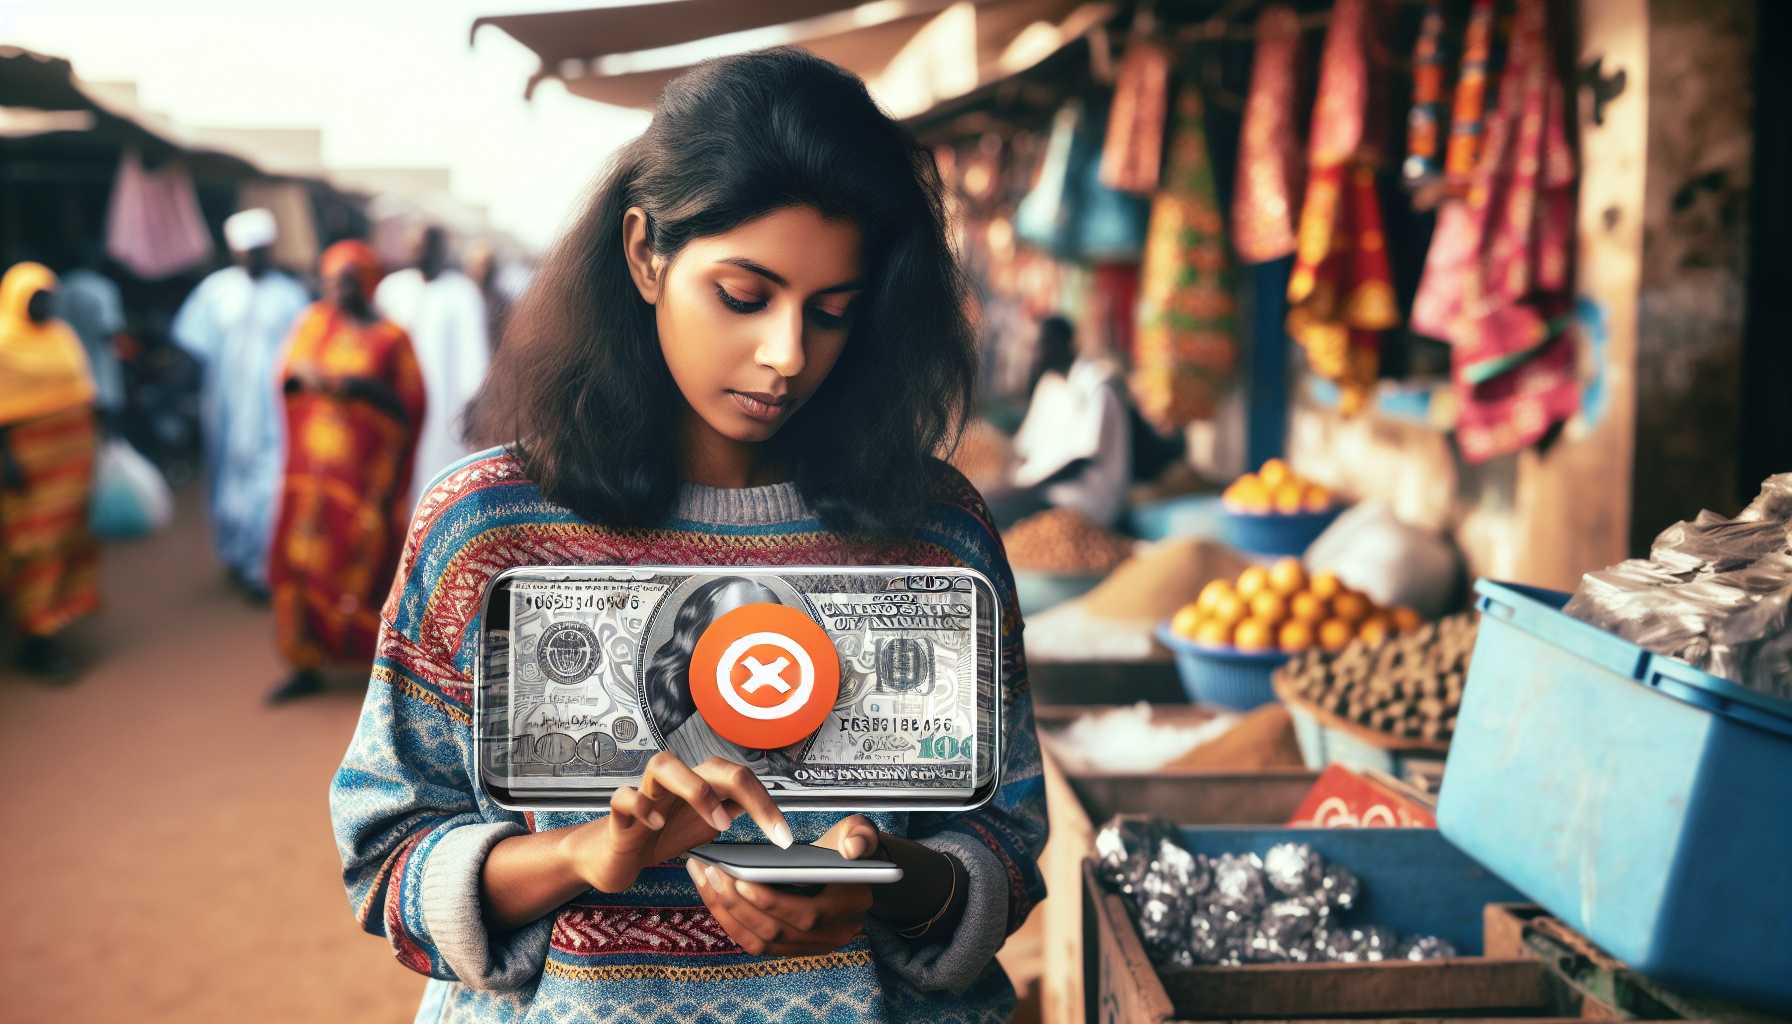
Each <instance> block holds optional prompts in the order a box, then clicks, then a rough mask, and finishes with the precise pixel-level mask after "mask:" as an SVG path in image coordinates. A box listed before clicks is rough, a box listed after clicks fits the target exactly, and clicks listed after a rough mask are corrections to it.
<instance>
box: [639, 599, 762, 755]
mask: <svg viewBox="0 0 1792 1024" xmlns="http://www.w3.org/2000/svg"><path fill="white" fill-rule="evenodd" d="M742 584H745V585H747V586H750V587H753V588H756V589H757V590H758V592H759V593H758V597H759V600H761V601H764V602H766V603H768V604H783V603H784V602H783V601H782V599H780V598H779V597H778V595H777V593H776V592H775V591H773V590H772V589H771V588H770V587H767V586H766V585H765V584H763V583H760V582H758V581H756V580H752V579H749V578H747V577H745V576H722V577H718V578H716V579H713V580H710V581H709V582H707V583H704V584H703V585H701V586H699V587H698V588H697V589H695V590H693V591H691V595H690V596H689V597H687V598H685V599H684V604H682V605H679V607H678V614H676V615H674V616H673V617H672V635H671V636H669V637H667V638H666V642H665V643H663V644H661V645H660V649H659V650H657V651H655V652H653V657H652V658H651V659H649V660H648V662H647V668H646V670H645V671H644V672H643V673H642V676H641V679H642V683H641V688H642V690H643V691H644V695H645V697H646V698H647V700H646V703H647V715H648V717H649V718H650V719H651V720H652V721H653V724H654V725H655V726H656V727H658V728H659V730H660V731H661V733H662V735H661V736H660V740H661V741H662V742H664V741H665V739H666V737H668V736H671V735H672V734H673V733H674V732H676V731H677V730H678V727H679V726H681V725H683V724H684V722H685V719H687V718H689V717H691V716H692V715H694V714H696V713H697V702H696V701H695V700H694V699H692V697H691V685H690V680H691V653H692V652H693V651H695V650H696V649H697V641H698V639H699V638H701V637H702V636H703V631H704V630H706V629H708V628H709V627H710V625H711V624H712V623H714V622H715V621H716V618H717V616H716V602H717V600H718V599H719V598H720V596H721V593H722V591H724V590H727V589H728V588H729V587H737V586H740V585H742Z"/></svg>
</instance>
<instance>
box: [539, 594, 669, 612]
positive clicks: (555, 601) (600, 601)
mask: <svg viewBox="0 0 1792 1024" xmlns="http://www.w3.org/2000/svg"><path fill="white" fill-rule="evenodd" d="M522 598H523V607H525V608H528V609H530V610H532V611H542V612H564V611H587V612H588V611H599V610H602V609H605V608H610V609H621V608H627V609H629V610H631V611H636V610H639V609H640V607H641V595H640V594H636V593H631V592H628V591H621V592H616V593H589V594H568V593H566V592H564V591H558V590H556V591H549V592H548V593H545V594H524V595H522Z"/></svg>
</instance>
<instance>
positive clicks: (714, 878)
mask: <svg viewBox="0 0 1792 1024" xmlns="http://www.w3.org/2000/svg"><path fill="white" fill-rule="evenodd" d="M703 871H704V873H705V874H707V875H709V887H710V888H711V889H720V888H721V887H722V869H721V868H716V867H706V868H704V869H703Z"/></svg>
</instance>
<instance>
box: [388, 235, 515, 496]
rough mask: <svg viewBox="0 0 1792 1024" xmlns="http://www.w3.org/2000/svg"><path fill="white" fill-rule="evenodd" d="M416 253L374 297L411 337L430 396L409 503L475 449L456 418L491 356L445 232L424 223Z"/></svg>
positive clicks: (476, 302) (473, 296) (477, 301)
mask: <svg viewBox="0 0 1792 1024" xmlns="http://www.w3.org/2000/svg"><path fill="white" fill-rule="evenodd" d="M416 251H417V256H416V259H417V265H416V266H414V267H411V268H408V269H405V270H400V271H398V272H396V273H393V274H390V275H388V276H387V277H386V279H385V280H384V281H381V282H380V287H379V291H378V293H377V294H375V295H374V297H373V304H374V308H376V309H378V310H379V311H380V313H381V314H383V315H384V316H385V317H386V318H387V319H389V320H391V321H392V322H394V323H396V324H397V325H398V326H400V327H402V328H404V330H405V333H406V334H409V335H410V338H411V347H412V348H413V349H414V350H415V351H416V353H417V362H418V364H419V365H420V366H421V367H422V368H423V391H424V393H425V394H427V395H428V396H429V411H428V412H427V413H426V414H425V416H424V420H423V436H422V437H421V438H419V439H418V442H417V463H416V469H415V472H413V473H412V475H411V495H410V501H411V503H412V504H413V505H414V504H416V500H417V498H419V497H421V496H422V494H423V491H424V490H425V489H426V488H428V486H429V484H430V482H431V481H432V480H434V479H435V478H436V474H438V473H440V472H441V471H442V470H444V469H447V468H448V467H449V466H452V465H454V464H455V463H456V462H459V461H460V460H461V459H464V458H466V457H467V456H468V455H469V454H471V453H472V451H473V449H472V448H471V447H469V446H468V445H467V444H466V442H464V441H463V440H462V439H461V421H462V417H463V414H464V412H465V410H466V406H467V402H468V401H469V400H471V399H472V397H473V395H474V393H475V392H477V391H478V390H479V385H480V384H482V383H483V382H484V381H485V370H486V366H487V364H489V363H490V362H491V344H490V342H488V341H487V339H486V320H485V299H484V298H483V297H482V296H481V295H480V294H479V286H478V285H476V284H474V283H473V280H472V279H471V278H469V277H467V275H465V274H463V273H461V272H460V271H458V270H455V269H453V268H452V267H450V266H449V265H448V236H447V234H446V233H444V232H443V231H442V229H441V228H439V227H437V226H435V225H433V224H432V225H430V226H428V227H426V228H424V229H423V230H422V232H421V233H420V234H419V235H418V238H417V250H416Z"/></svg>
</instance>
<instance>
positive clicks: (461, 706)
mask: <svg viewBox="0 0 1792 1024" xmlns="http://www.w3.org/2000/svg"><path fill="white" fill-rule="evenodd" d="M430 664H431V659H429V658H428V657H427V656H425V655H424V654H423V653H422V652H421V651H420V650H418V649H417V648H416V647H415V645H413V644H411V643H410V642H409V641H408V640H407V639H406V638H405V637H404V636H402V635H401V634H399V633H398V631H396V630H395V629H393V628H392V626H391V625H390V623H389V622H388V623H383V624H382V627H381V631H380V642H379V654H378V657H377V659H376V660H375V663H374V669H373V678H372V680H371V681H370V682H369V684H368V687H367V697H366V700H365V703H364V704H363V705H362V708H361V718H360V722H359V724H358V725H357V726H356V728H355V734H354V738H353V740H352V741H350V743H349V747H348V752H347V754H346V755H345V756H344V757H343V761H342V765H341V767H340V768H338V769H337V771H336V775H335V777H334V779H332V780H331V783H330V816H331V820H332V822H333V825H334V829H335V836H336V849H337V853H338V854H339V855H340V856H341V858H342V877H343V883H344V884H345V886H346V887H347V890H348V900H349V906H350V909H351V910H352V911H353V913H354V915H355V919H356V921H358V922H359V923H360V925H361V928H362V929H363V930H364V931H366V932H368V933H369V934H372V935H378V936H380V937H382V938H384V939H385V940H386V941H387V942H388V943H389V944H390V945H391V946H392V950H393V952H394V954H395V955H396V956H397V958H398V961H399V962H400V963H402V964H404V965H405V966H406V967H409V968H410V969H411V970H414V971H416V972H418V973H419V974H424V975H428V976H429V977H432V978H441V979H444V980H449V981H459V982H461V983H463V984H465V985H468V986H470V987H472V988H486V989H512V988H520V987H524V986H526V985H528V984H531V983H532V982H533V981H534V980H535V979H536V978H537V977H539V975H540V973H541V970H542V966H543V964H544V962H545V961H546V958H547V947H548V936H549V932H550V930H551V929H552V927H553V915H552V914H549V915H547V916H545V917H543V918H542V919H541V920H538V921H535V922H532V923H530V924H528V925H525V926H523V927H522V928H519V929H517V930H515V931H513V932H509V933H494V932H492V931H491V930H490V929H488V928H487V927H486V924H485V921H484V917H483V908H482V906H481V890H480V883H481V876H482V874H483V871H484V866H485V858H486V855H487V854H489V853H490V852H491V849H492V847H493V846H495V845H497V843H498V842H500V841H501V840H503V839H505V838H507V837H509V836H513V835H520V834H522V833H523V832H524V831H526V826H525V825H524V823H523V820H522V817H521V815H516V814H512V813H510V812H506V811H503V810H502V809H498V808H494V807H493V806H492V805H490V804H489V803H483V802H481V801H480V800H479V799H477V797H476V795H475V789H474V783H473V781H472V778H471V775H470V771H471V766H472V764H473V759H472V728H471V722H470V718H469V710H468V703H469V702H468V701H466V699H465V695H466V694H467V693H468V692H469V691H466V690H465V689H463V688H461V687H458V686H455V685H453V684H454V683H455V682H456V680H454V679H453V678H452V676H448V675H446V674H445V673H444V672H443V671H441V670H440V669H439V668H437V669H434V670H432V669H430V668H429V667H428V666H430ZM444 683H446V684H447V685H444Z"/></svg>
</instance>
